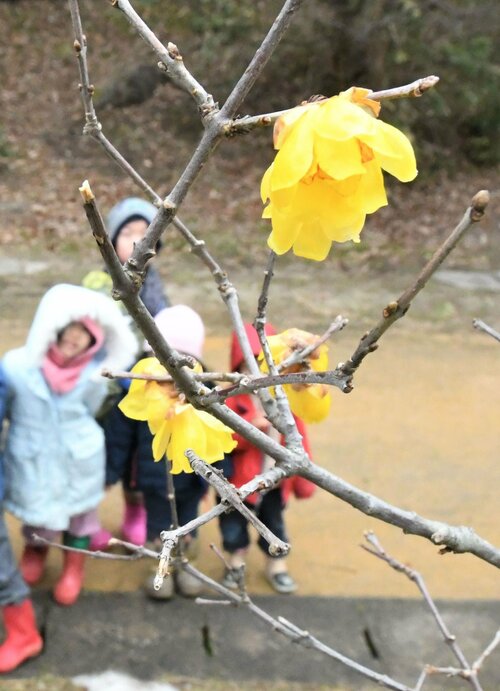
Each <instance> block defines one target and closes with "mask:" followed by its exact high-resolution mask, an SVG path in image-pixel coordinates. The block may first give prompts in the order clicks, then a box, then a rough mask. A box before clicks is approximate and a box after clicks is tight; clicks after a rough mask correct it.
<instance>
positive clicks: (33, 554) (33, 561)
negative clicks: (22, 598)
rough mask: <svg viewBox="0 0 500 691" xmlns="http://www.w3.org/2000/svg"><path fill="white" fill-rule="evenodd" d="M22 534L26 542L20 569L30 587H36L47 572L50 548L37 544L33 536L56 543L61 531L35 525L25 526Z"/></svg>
mask: <svg viewBox="0 0 500 691" xmlns="http://www.w3.org/2000/svg"><path fill="white" fill-rule="evenodd" d="M21 532H22V535H23V537H24V540H25V546H24V550H23V554H22V556H21V561H20V564H19V569H20V571H21V574H22V577H23V578H24V580H25V581H26V583H27V584H28V585H36V583H38V581H40V579H41V578H42V576H43V573H44V571H45V562H46V561H47V554H48V551H49V548H48V547H46V546H44V545H39V544H38V543H37V542H35V539H34V538H33V535H34V534H35V535H38V536H39V537H43V538H45V539H46V540H50V542H54V541H55V540H57V539H58V537H59V531H57V530H49V529H48V528H41V527H38V526H34V525H23V527H22V530H21Z"/></svg>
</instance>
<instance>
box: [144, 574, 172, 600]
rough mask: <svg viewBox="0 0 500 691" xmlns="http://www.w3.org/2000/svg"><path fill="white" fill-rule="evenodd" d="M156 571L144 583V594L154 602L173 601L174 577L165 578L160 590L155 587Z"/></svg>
mask: <svg viewBox="0 0 500 691" xmlns="http://www.w3.org/2000/svg"><path fill="white" fill-rule="evenodd" d="M155 577H156V569H155V571H154V573H151V574H150V575H149V576H148V577H147V578H146V581H145V583H144V592H145V593H146V595H147V596H148V597H150V598H151V599H152V600H171V599H172V598H173V596H174V579H173V577H172V576H165V578H164V579H163V583H162V584H161V586H160V587H159V588H158V590H156V589H155V587H154V582H155Z"/></svg>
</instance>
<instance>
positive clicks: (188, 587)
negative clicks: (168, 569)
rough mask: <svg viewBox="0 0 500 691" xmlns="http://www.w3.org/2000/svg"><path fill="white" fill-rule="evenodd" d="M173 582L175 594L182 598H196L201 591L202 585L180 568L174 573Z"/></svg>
mask: <svg viewBox="0 0 500 691" xmlns="http://www.w3.org/2000/svg"><path fill="white" fill-rule="evenodd" d="M174 580H175V587H176V590H177V592H178V593H179V595H182V596H183V597H198V595H201V593H202V591H203V583H202V582H201V581H199V580H198V579H197V578H196V577H195V576H192V575H191V574H190V573H188V572H187V571H184V569H183V568H182V567H180V566H179V567H178V568H177V570H176V572H175V575H174Z"/></svg>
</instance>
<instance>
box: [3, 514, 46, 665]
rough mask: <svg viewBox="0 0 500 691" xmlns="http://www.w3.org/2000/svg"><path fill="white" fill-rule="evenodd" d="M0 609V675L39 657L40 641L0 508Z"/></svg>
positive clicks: (26, 591) (27, 593)
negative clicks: (0, 631) (0, 630)
mask: <svg viewBox="0 0 500 691" xmlns="http://www.w3.org/2000/svg"><path fill="white" fill-rule="evenodd" d="M0 607H1V610H2V617H3V623H4V629H5V634H6V637H5V640H4V642H3V644H2V645H0V674H2V673H5V672H11V671H12V670H14V669H16V667H18V666H19V665H20V664H21V663H22V662H24V661H25V660H27V659H28V658H30V657H34V656H35V655H38V653H40V651H41V650H42V647H43V641H42V638H41V636H40V634H39V633H38V631H37V628H36V621H35V613H34V611H33V605H32V604H31V600H30V599H29V590H28V588H27V586H26V583H25V582H24V581H23V579H22V577H21V574H20V572H19V571H18V569H17V568H16V563H15V559H14V555H13V553H12V549H11V545H10V541H9V536H8V533H7V528H6V525H5V522H4V518H3V512H2V511H1V507H0Z"/></svg>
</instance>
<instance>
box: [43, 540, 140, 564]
mask: <svg viewBox="0 0 500 691" xmlns="http://www.w3.org/2000/svg"><path fill="white" fill-rule="evenodd" d="M32 538H33V541H34V542H35V543H36V544H38V545H46V546H47V547H55V548H56V549H60V550H62V551H63V552H79V553H80V554H85V555H86V556H87V557H92V559H110V560H112V561H137V559H142V557H150V556H152V555H154V552H152V551H151V550H149V549H147V548H146V547H142V546H141V547H137V550H136V549H134V551H133V554H111V553H110V552H101V551H99V550H96V551H95V552H94V551H92V550H90V549H81V548H80V547H70V546H69V545H63V544H61V543H60V542H53V541H52V540H47V538H45V537H41V535H37V534H36V533H33V535H32ZM108 544H109V546H110V547H111V546H113V545H116V544H119V545H123V546H126V547H128V544H129V543H124V542H122V541H121V540H116V541H115V539H114V538H111V539H110V540H109V543H108ZM133 547H134V548H135V547H136V545H133Z"/></svg>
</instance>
